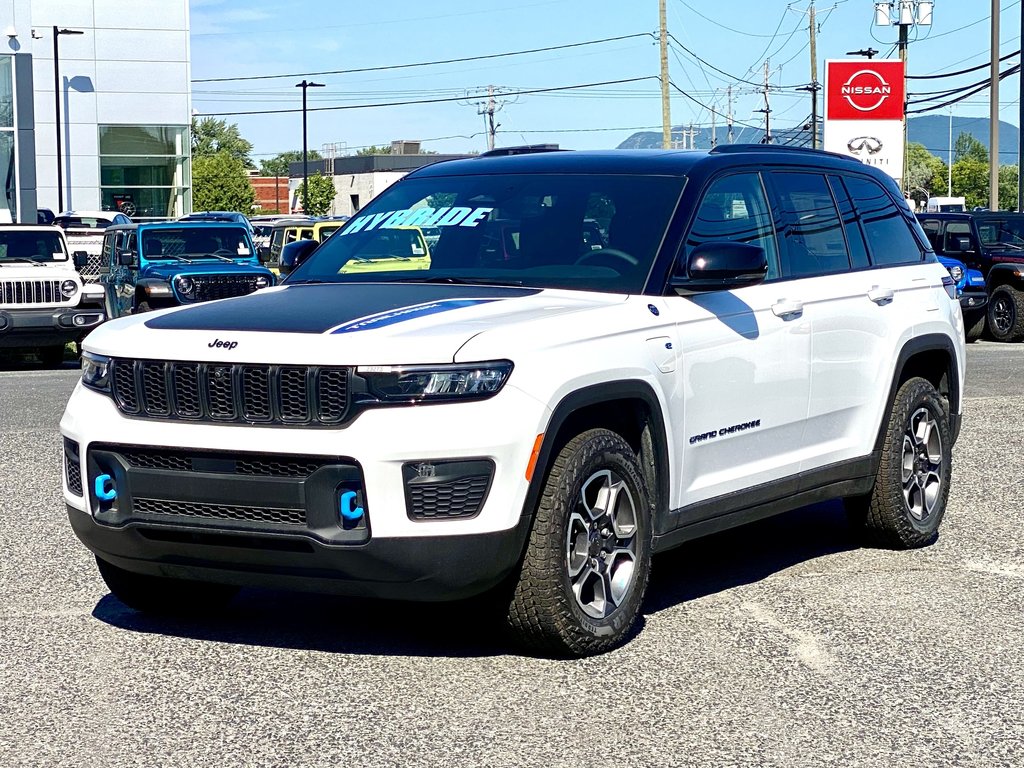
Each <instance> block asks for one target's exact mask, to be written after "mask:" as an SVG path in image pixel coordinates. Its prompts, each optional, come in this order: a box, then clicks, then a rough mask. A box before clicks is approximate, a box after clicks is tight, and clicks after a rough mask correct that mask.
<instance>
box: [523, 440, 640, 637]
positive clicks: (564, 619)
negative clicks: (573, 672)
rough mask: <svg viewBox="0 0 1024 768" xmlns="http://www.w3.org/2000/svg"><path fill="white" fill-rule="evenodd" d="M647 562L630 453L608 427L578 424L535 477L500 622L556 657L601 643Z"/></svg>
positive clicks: (623, 623) (634, 593)
mask: <svg viewBox="0 0 1024 768" xmlns="http://www.w3.org/2000/svg"><path fill="white" fill-rule="evenodd" d="M650 565H651V504H650V493H649V491H648V489H647V486H646V483H645V482H644V479H643V473H642V471H641V468H640V463H639V461H638V460H637V457H636V454H634V453H633V450H632V449H631V448H630V447H629V444H628V443H626V441H625V440H623V439H622V437H620V436H619V435H617V434H615V433H614V432H610V431H608V430H605V429H593V430H589V431H587V432H584V433H582V434H580V435H578V436H576V437H575V438H573V439H572V440H570V441H569V443H568V444H567V445H566V446H565V447H564V448H563V449H562V450H561V451H560V452H559V454H558V457H557V458H556V459H555V461H554V464H553V465H552V467H551V471H550V473H549V475H548V478H547V480H546V482H545V484H544V488H543V491H542V494H541V498H540V502H539V504H538V507H537V512H536V516H535V518H534V523H533V530H532V531H531V534H530V541H529V544H528V546H527V550H526V555H525V557H524V560H523V563H522V566H521V570H520V573H519V577H518V581H517V583H516V585H515V588H514V593H513V596H512V601H511V605H510V607H509V611H508V623H509V626H510V627H511V628H512V630H513V632H514V633H515V635H516V636H517V638H518V639H519V640H520V641H522V642H523V643H524V644H526V645H528V646H530V647H532V648H535V649H538V650H541V651H544V652H547V653H552V654H554V655H558V656H587V655H591V654H596V653H603V652H604V651H607V650H610V649H612V648H614V647H616V646H617V645H619V644H621V643H622V642H623V641H624V640H625V639H626V638H627V637H628V635H629V632H630V630H631V628H632V627H633V624H634V622H635V621H636V618H637V615H638V614H639V612H640V604H641V602H642V600H643V596H644V592H645V591H646V589H647V580H648V576H649V574H650Z"/></svg>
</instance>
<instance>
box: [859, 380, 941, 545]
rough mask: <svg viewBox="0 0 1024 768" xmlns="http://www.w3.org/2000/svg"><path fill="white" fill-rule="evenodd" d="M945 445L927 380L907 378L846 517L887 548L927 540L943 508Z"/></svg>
mask: <svg viewBox="0 0 1024 768" xmlns="http://www.w3.org/2000/svg"><path fill="white" fill-rule="evenodd" d="M951 447H952V446H951V438H950V430H949V414H948V413H947V411H946V405H945V402H944V401H943V399H942V396H941V395H940V394H939V393H938V391H936V389H935V387H934V386H932V384H931V382H929V381H926V380H925V379H921V378H913V379H909V380H908V381H907V382H906V383H904V384H903V386H901V387H900V389H899V391H898V392H897V393H896V399H895V400H894V401H893V404H892V409H891V410H890V412H889V421H888V424H887V425H886V431H885V442H884V443H883V446H882V456H881V460H880V461H879V464H878V474H877V476H876V478H875V487H874V489H873V490H872V492H871V493H870V494H868V495H866V496H860V497H856V498H852V499H847V500H846V508H847V511H848V512H849V515H850V519H851V522H852V523H853V524H854V525H855V526H857V527H858V528H860V529H861V530H862V532H863V533H864V534H866V536H867V538H868V539H869V540H870V541H872V542H874V543H876V544H880V545H882V546H885V547H889V548H892V549H911V548H914V547H923V546H925V545H926V544H930V543H931V542H932V541H934V540H935V537H936V536H937V535H938V530H939V523H941V522H942V517H943V515H944V514H945V512H946V499H947V497H948V496H949V481H950V472H951V464H952V458H951Z"/></svg>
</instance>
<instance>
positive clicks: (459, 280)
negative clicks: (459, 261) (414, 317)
mask: <svg viewBox="0 0 1024 768" xmlns="http://www.w3.org/2000/svg"><path fill="white" fill-rule="evenodd" d="M388 282H389V283H438V284H442V285H443V284H448V285H513V286H516V285H522V284H523V281H522V280H491V279H488V278H485V277H472V278H463V277H400V278H398V279H397V280H388Z"/></svg>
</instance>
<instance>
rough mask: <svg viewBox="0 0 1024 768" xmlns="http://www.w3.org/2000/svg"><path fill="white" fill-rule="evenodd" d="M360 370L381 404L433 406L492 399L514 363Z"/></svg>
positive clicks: (384, 366) (367, 368)
mask: <svg viewBox="0 0 1024 768" xmlns="http://www.w3.org/2000/svg"><path fill="white" fill-rule="evenodd" d="M356 370H357V372H358V373H359V375H360V376H362V377H363V378H364V379H365V380H366V382H367V385H368V387H369V389H370V392H371V393H372V394H373V396H374V397H375V398H376V399H377V400H378V401H380V402H383V403H432V402H444V401H449V400H480V399H483V398H486V397H490V396H491V395H494V394H496V393H497V392H498V391H499V390H500V389H501V388H502V386H504V384H505V382H506V381H507V380H508V376H509V374H510V373H511V372H512V363H511V362H509V361H508V360H497V361H493V362H487V363H471V364H469V365H404V366H398V365H394V366H391V365H383V366H378V365H369V366H360V367H359V368H357V369H356Z"/></svg>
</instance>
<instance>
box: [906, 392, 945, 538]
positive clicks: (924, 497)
mask: <svg viewBox="0 0 1024 768" xmlns="http://www.w3.org/2000/svg"><path fill="white" fill-rule="evenodd" d="M902 479H903V499H904V501H905V502H906V505H907V510H908V511H909V512H910V514H911V516H912V517H913V518H914V519H915V520H917V521H918V522H923V521H924V520H926V519H927V518H928V517H929V516H930V515H931V514H932V513H933V512H935V510H936V509H937V507H938V506H939V504H940V503H941V499H942V438H941V436H940V431H939V429H938V425H937V423H936V421H935V417H934V416H933V415H932V413H931V411H930V410H928V409H927V408H918V409H917V410H916V411H914V414H913V415H912V416H911V417H910V420H909V421H908V423H907V428H906V430H905V431H904V433H903V477H902Z"/></svg>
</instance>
